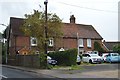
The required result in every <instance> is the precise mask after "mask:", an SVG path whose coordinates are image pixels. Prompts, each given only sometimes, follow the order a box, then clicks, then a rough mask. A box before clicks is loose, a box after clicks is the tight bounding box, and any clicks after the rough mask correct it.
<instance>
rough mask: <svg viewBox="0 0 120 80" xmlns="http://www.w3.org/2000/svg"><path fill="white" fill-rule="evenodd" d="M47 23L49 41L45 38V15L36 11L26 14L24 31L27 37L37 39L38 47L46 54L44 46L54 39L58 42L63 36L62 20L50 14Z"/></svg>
mask: <svg viewBox="0 0 120 80" xmlns="http://www.w3.org/2000/svg"><path fill="white" fill-rule="evenodd" d="M47 16H48V22H47V25H48V26H47V39H46V37H45V14H44V13H43V12H39V11H38V10H34V13H33V14H25V20H24V24H23V26H22V30H23V31H24V33H25V35H27V36H31V37H35V38H37V46H38V48H39V49H40V51H42V52H44V45H45V42H46V40H47V41H48V40H49V38H54V40H56V39H57V38H59V37H60V36H61V35H62V31H61V28H62V20H61V19H60V18H59V17H58V16H57V15H56V14H52V13H48V14H47Z"/></svg>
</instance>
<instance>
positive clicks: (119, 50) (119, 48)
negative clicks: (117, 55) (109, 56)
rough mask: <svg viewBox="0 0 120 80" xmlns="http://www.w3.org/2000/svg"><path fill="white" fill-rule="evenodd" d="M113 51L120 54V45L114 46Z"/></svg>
mask: <svg viewBox="0 0 120 80" xmlns="http://www.w3.org/2000/svg"><path fill="white" fill-rule="evenodd" d="M113 51H118V52H120V44H117V45H114V46H113Z"/></svg>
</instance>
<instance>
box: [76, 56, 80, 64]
mask: <svg viewBox="0 0 120 80" xmlns="http://www.w3.org/2000/svg"><path fill="white" fill-rule="evenodd" d="M76 62H77V64H78V65H80V64H81V58H80V56H79V55H77V60H76Z"/></svg>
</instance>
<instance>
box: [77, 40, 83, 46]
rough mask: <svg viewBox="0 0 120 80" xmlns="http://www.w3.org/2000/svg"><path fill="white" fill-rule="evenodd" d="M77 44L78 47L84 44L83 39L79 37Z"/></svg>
mask: <svg viewBox="0 0 120 80" xmlns="http://www.w3.org/2000/svg"><path fill="white" fill-rule="evenodd" d="M78 45H79V47H84V45H83V39H79V40H78Z"/></svg>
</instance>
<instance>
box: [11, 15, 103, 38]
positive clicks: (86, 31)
mask: <svg viewBox="0 0 120 80" xmlns="http://www.w3.org/2000/svg"><path fill="white" fill-rule="evenodd" d="M23 20H24V19H21V18H14V17H11V18H10V27H11V29H12V33H13V35H24V33H23V32H22V31H21V30H20V27H21V25H22V24H23ZM62 28H63V34H64V37H71V38H77V33H78V36H79V38H90V39H102V37H101V36H100V35H99V33H98V32H97V31H96V30H95V29H94V28H93V26H92V25H83V24H75V23H63V27H62Z"/></svg>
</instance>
